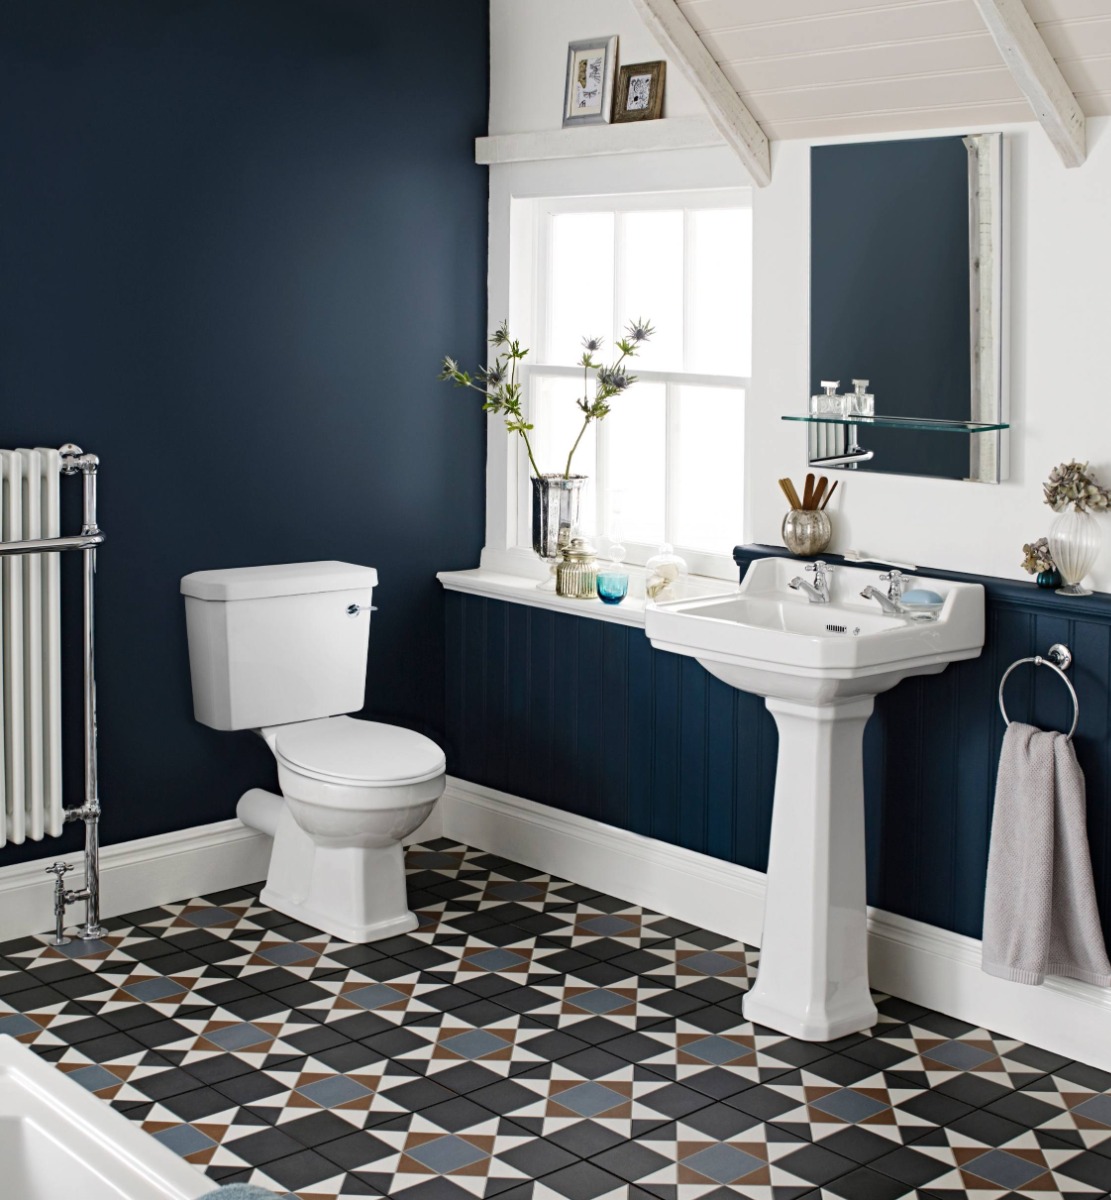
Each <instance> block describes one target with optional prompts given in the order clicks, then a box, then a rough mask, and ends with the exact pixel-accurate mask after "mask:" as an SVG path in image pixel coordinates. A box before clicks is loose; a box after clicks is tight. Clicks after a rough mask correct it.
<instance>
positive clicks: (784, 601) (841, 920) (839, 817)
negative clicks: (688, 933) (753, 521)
mask: <svg viewBox="0 0 1111 1200" xmlns="http://www.w3.org/2000/svg"><path fill="white" fill-rule="evenodd" d="M801 567H802V564H800V563H799V562H798V561H797V560H795V559H790V558H766V559H759V560H757V561H755V562H753V563H751V564H750V566H749V568H748V571H747V573H746V575H745V577H744V579H743V581H742V582H741V584H740V586H739V587H737V588H736V589H734V590H733V591H731V592H729V593H727V594H724V595H718V596H703V597H699V598H697V599H691V600H673V601H669V602H667V603H664V604H658V605H651V606H649V607H648V608H647V610H646V612H645V633H646V634H647V635H648V637H649V639H650V640H651V642H652V645H653V646H655V647H656V648H657V649H659V650H668V651H672V652H673V653H676V654H685V655H688V656H689V657H691V658H695V659H697V660H698V661H699V662H700V663H701V664H702V665H703V666H704V667H705V668H706V670H708V671H709V672H710V673H711V674H713V675H716V676H717V677H718V678H719V679H722V680H724V681H725V682H726V683H728V684H731V685H732V686H733V687H736V688H739V689H741V690H742V691H746V692H752V693H753V694H755V695H757V696H763V697H764V701H765V703H766V705H767V707H768V710H769V712H771V714H772V716H773V717H774V718H775V722H776V727H777V728H778V731H779V754H778V759H777V765H776V780H775V803H774V808H773V812H772V831H771V847H770V850H769V855H768V882H767V893H766V898H765V904H764V931H763V936H762V939H761V946H760V971H759V974H758V976H757V979H756V982H755V984H754V985H753V987H752V989H751V990H750V991H749V992H748V993H747V994H746V995H745V998H744V1014H745V1016H746V1017H747V1018H748V1019H749V1020H750V1021H754V1022H756V1023H758V1024H760V1025H766V1026H769V1027H770V1028H772V1029H777V1030H779V1031H781V1032H783V1033H786V1034H789V1035H790V1036H792V1037H796V1038H801V1039H803V1040H807V1041H830V1040H833V1039H834V1038H839V1037H843V1036H845V1035H846V1034H849V1033H854V1032H857V1031H858V1030H861V1029H867V1028H868V1027H870V1026H871V1025H873V1024H875V1021H876V1009H875V1006H874V1004H873V1003H872V998H871V993H870V990H869V987H868V952H867V909H866V897H865V873H864V868H865V864H864V765H863V757H862V747H863V739H864V726H865V725H866V724H867V722H868V718H869V717H870V716H871V714H872V706H873V703H874V697H875V696H876V695H878V694H879V693H880V692H884V691H887V690H888V689H889V688H893V687H895V686H896V684H898V683H899V682H900V681H901V680H903V679H906V678H907V677H908V676H910V675H933V674H937V673H938V672H940V671H944V670H945V668H946V666H947V665H948V664H949V663H951V662H956V661H958V660H960V659H966V658H976V657H977V656H978V655H979V654H980V651H981V649H982V648H983V644H984V590H983V588H982V587H980V586H979V584H969V583H952V582H950V581H948V580H944V579H929V578H925V577H922V576H917V575H916V576H914V584H913V586H915V587H924V588H928V589H929V590H931V591H934V592H937V593H938V594H939V595H941V596H942V597H943V601H944V602H943V604H942V606H941V610H940V612H938V613H937V615H936V619H932V620H917V619H914V618H912V617H909V616H902V615H888V614H886V613H884V612H882V611H881V609H880V608H879V605H878V604H877V603H876V601H874V600H872V601H869V600H864V599H863V598H862V597H861V596H860V592H861V590H862V589H863V588H864V587H866V586H868V585H871V586H872V587H875V588H876V589H877V590H878V591H881V592H885V591H886V587H885V585H884V584H882V583H881V582H880V581H879V576H880V572H879V571H870V570H867V569H866V568H862V567H837V568H836V569H834V570H833V572H832V575H831V577H830V579H831V582H830V588H829V594H830V600H829V603H826V604H815V603H812V602H811V600H810V599H809V597H808V596H807V595H806V594H804V593H803V592H801V591H792V590H791V589H790V587H789V586H788V585H789V584H790V581H791V580H792V579H794V578H795V577H796V576H797V575H799V574H801Z"/></svg>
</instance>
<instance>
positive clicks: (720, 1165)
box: [590, 1105, 852, 1200]
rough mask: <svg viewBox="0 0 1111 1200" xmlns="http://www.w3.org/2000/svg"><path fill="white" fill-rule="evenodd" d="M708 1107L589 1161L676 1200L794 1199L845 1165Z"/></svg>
mask: <svg viewBox="0 0 1111 1200" xmlns="http://www.w3.org/2000/svg"><path fill="white" fill-rule="evenodd" d="M723 1107H724V1106H721V1105H714V1106H712V1107H711V1108H710V1109H704V1110H702V1111H701V1112H699V1113H695V1114H692V1116H690V1117H688V1118H687V1119H686V1120H683V1121H675V1122H671V1123H669V1124H667V1125H662V1126H659V1127H657V1128H656V1129H654V1130H650V1131H649V1132H648V1133H646V1134H644V1135H643V1136H641V1137H640V1138H638V1139H637V1140H636V1141H635V1142H626V1143H625V1144H624V1145H622V1146H617V1147H614V1148H613V1149H612V1150H607V1151H604V1152H603V1153H602V1154H599V1155H596V1156H595V1157H594V1158H592V1159H591V1160H590V1161H591V1162H592V1163H593V1164H594V1165H596V1166H599V1167H601V1168H602V1169H603V1170H605V1171H609V1172H611V1173H612V1174H614V1175H617V1176H619V1177H620V1178H623V1179H625V1180H627V1181H628V1182H630V1183H635V1184H637V1185H638V1186H639V1187H641V1188H643V1189H644V1190H646V1191H648V1192H651V1193H654V1194H656V1195H658V1196H661V1197H664V1196H666V1197H674V1198H675V1200H700V1198H702V1197H710V1196H713V1197H715V1200H716V1198H717V1197H719V1196H729V1195H732V1196H736V1195H738V1194H739V1195H742V1196H745V1197H747V1198H749V1200H778V1198H781V1197H790V1196H801V1195H802V1194H803V1193H804V1192H806V1191H809V1190H810V1189H812V1188H813V1187H814V1185H815V1184H818V1183H823V1182H826V1181H828V1179H830V1178H835V1177H837V1176H838V1175H841V1174H844V1173H846V1171H847V1170H849V1169H851V1167H852V1164H851V1163H849V1162H848V1160H845V1159H841V1158H839V1157H838V1156H837V1155H835V1154H829V1153H828V1152H826V1151H824V1150H821V1149H819V1148H818V1147H816V1146H813V1145H810V1144H809V1143H807V1142H804V1141H802V1139H800V1138H796V1137H795V1136H794V1135H793V1134H790V1133H787V1132H786V1131H784V1130H781V1129H777V1128H775V1126H773V1125H765V1124H762V1123H761V1122H759V1121H755V1120H753V1119H752V1118H750V1117H745V1116H744V1114H742V1113H739V1112H737V1111H736V1110H734V1109H729V1110H728V1111H727V1112H722V1111H721V1110H722V1109H723Z"/></svg>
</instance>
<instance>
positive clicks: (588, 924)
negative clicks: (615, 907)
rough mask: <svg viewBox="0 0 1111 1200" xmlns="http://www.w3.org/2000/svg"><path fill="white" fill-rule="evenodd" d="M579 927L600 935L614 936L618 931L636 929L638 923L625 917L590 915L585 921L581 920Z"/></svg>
mask: <svg viewBox="0 0 1111 1200" xmlns="http://www.w3.org/2000/svg"><path fill="white" fill-rule="evenodd" d="M579 927H580V928H581V929H585V930H587V931H588V932H590V933H596V934H598V935H599V936H600V937H613V936H614V935H615V934H618V933H628V932H629V930H630V929H636V924H635V923H634V922H632V921H626V920H625V919H624V918H623V917H611V916H605V917H588V918H587V919H586V920H585V921H580V922H579Z"/></svg>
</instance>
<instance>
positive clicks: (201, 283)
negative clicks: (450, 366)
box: [0, 0, 488, 862]
mask: <svg viewBox="0 0 1111 1200" xmlns="http://www.w3.org/2000/svg"><path fill="white" fill-rule="evenodd" d="M487 83H488V52H487V17H486V8H485V5H481V4H475V3H463V4H460V3H458V2H457V0H424V2H423V3H421V4H390V5H387V4H383V3H377V2H374V0H7V2H6V3H5V4H4V9H3V20H2V29H0V145H2V146H3V152H2V155H0V445H4V446H13V445H27V444H30V445H51V446H57V445H59V444H61V443H62V442H64V441H76V442H78V443H80V444H81V445H83V446H84V447H85V448H86V449H87V450H91V451H94V452H95V453H97V454H99V455H100V456H101V459H102V463H103V468H102V477H101V523H102V525H103V526H104V528H105V529H106V530H107V531H108V535H109V541H108V544H107V546H106V547H105V549H104V550H103V551H102V552H101V555H100V575H99V616H100V625H99V642H98V658H99V671H100V715H101V747H102V757H101V763H102V793H103V801H104V808H105V818H104V835H105V839H106V840H107V841H109V842H112V841H121V840H125V839H128V838H134V837H141V836H145V835H149V834H153V833H157V832H160V831H164V830H171V829H175V828H181V827H185V826H189V825H196V824H201V823H204V822H208V821H213V820H218V819H221V818H225V817H229V816H231V815H232V813H233V811H234V803H235V799H236V797H237V796H238V795H239V793H240V792H242V791H243V789H244V788H246V787H248V786H250V785H252V784H263V785H266V784H268V783H271V782H272V781H273V779H274V772H273V764H272V761H271V757H270V754H269V752H268V751H267V750H266V748H265V747H264V746H263V744H262V743H261V742H260V741H259V740H258V739H257V738H254V737H253V736H252V735H250V734H248V733H241V734H219V733H215V732H212V731H210V730H207V729H204V728H202V727H201V726H199V725H197V724H195V722H194V721H193V718H192V707H191V696H190V690H189V678H188V666H187V659H186V646H185V631H184V620H183V610H182V603H181V599H180V597H179V595H178V580H179V578H180V576H182V575H183V574H185V573H186V572H188V571H194V570H197V569H201V568H210V567H223V566H234V565H251V564H257V563H269V562H283V561H297V560H305V559H316V558H340V559H348V560H352V561H355V562H361V563H368V564H371V565H373V566H376V567H377V568H378V570H379V575H380V587H379V590H378V592H377V593H376V596H375V599H376V602H377V603H378V605H379V612H378V614H377V615H376V617H375V619H374V626H373V633H372V637H371V652H370V673H369V679H368V688H367V708H366V711H367V712H368V713H369V714H372V715H375V716H381V717H383V718H385V719H389V720H392V721H396V722H398V723H401V724H405V725H409V726H412V727H415V728H419V729H422V730H424V731H426V732H428V733H430V734H432V735H433V736H442V725H443V687H444V682H443V658H444V651H443V641H442V630H443V619H442V611H441V601H440V596H439V588H438V585H437V584H436V582H435V578H434V576H435V572H436V571H437V570H442V569H445V568H451V567H465V566H470V565H471V564H472V563H474V562H475V561H476V559H477V556H478V551H479V549H480V547H481V544H482V519H483V459H484V451H483V446H484V433H485V427H484V421H483V417H482V414H481V413H480V411H479V408H478V405H470V404H467V403H465V402H464V401H462V400H461V398H460V397H459V396H458V395H457V394H454V393H452V392H451V390H450V389H449V388H447V386H446V385H444V384H440V383H438V382H436V378H435V377H436V373H437V370H438V364H439V360H440V358H441V356H442V355H443V354H444V353H448V352H450V353H452V354H455V355H457V356H459V357H460V358H461V359H462V360H463V361H474V360H478V359H480V358H481V357H482V354H483V337H484V330H485V303H486V302H485V276H486V232H485V231H486V177H485V172H484V170H483V169H481V168H478V167H476V166H475V165H474V151H473V138H474V137H475V136H476V135H477V134H481V133H482V132H484V128H485V122H486V109H487V92H488V87H487ZM67 484H69V485H70V486H67ZM63 489H64V491H65V492H66V494H67V496H68V497H69V499H70V501H71V504H70V510H71V512H70V524H72V519H73V505H72V501H73V500H75V499H76V493H77V492H79V490H80V487H79V485H77V484H75V483H73V481H63ZM66 565H67V569H69V570H72V568H73V567H75V566H76V565H77V564H76V563H67V564H66ZM78 616H79V614H78V612H77V611H76V610H73V609H71V611H70V612H69V613H68V614H67V617H68V619H69V621H70V622H72V621H73V620H75V619H77V618H78ZM71 682H72V680H71ZM67 715H68V717H70V718H73V717H76V720H73V719H70V720H68V722H67V728H68V730H69V731H70V735H71V740H72V739H73V735H79V720H80V712H79V709H74V707H73V705H72V704H71V705H70V711H69V713H68V714H67ZM72 749H74V750H76V749H78V747H77V746H76V745H75V746H74V747H72ZM67 766H68V768H69V772H68V784H69V787H70V791H69V796H68V800H69V802H71V803H74V802H79V800H80V756H79V753H78V754H76V755H75V754H73V753H71V754H70V755H69V756H68V763H67ZM78 836H79V833H78V831H76V830H71V831H70V834H69V840H68V842H67V843H64V844H65V845H74V844H76V839H77V838H78ZM62 845H63V843H59V842H56V841H55V842H47V843H41V844H38V845H28V846H26V847H24V848H23V849H22V850H14V849H11V848H9V850H8V851H6V852H4V853H3V854H0V862H12V861H16V860H17V859H19V858H26V857H35V856H37V855H40V854H51V855H52V854H54V853H56V852H57V851H58V849H59V848H60V847H61V846H62Z"/></svg>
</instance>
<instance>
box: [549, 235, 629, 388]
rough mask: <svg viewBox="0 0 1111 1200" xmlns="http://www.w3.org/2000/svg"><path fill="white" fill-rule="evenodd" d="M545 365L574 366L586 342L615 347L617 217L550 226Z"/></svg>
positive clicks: (580, 356)
mask: <svg viewBox="0 0 1111 1200" xmlns="http://www.w3.org/2000/svg"><path fill="white" fill-rule="evenodd" d="M547 311H548V342H547V345H545V346H541V347H539V350H540V355H539V359H540V361H543V362H549V363H559V364H561V365H563V366H568V367H571V366H574V365H575V363H577V362H578V361H579V360H580V359H581V358H582V353H583V349H582V340H583V338H584V337H602V338H604V339H605V342H606V345H607V346H612V345H613V213H612V212H600V213H557V214H556V215H555V216H553V217H552V223H551V280H550V285H549V287H548V295H547Z"/></svg>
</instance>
